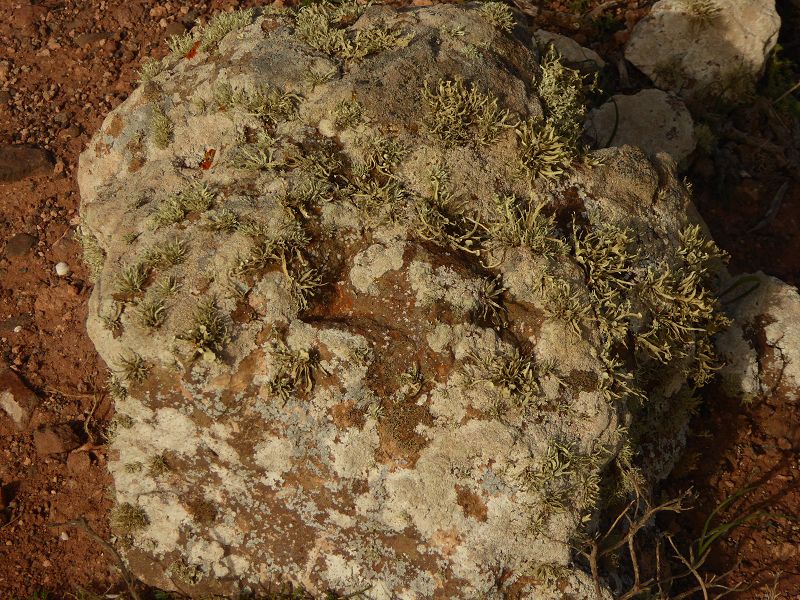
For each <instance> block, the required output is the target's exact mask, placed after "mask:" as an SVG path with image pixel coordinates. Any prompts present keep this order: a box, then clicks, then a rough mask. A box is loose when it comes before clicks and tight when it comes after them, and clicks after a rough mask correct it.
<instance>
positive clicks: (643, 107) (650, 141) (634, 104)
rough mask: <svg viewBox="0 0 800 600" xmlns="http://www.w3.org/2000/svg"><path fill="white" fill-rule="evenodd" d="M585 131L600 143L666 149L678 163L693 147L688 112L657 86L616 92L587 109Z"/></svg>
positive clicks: (653, 150)
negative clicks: (623, 92) (622, 92)
mask: <svg viewBox="0 0 800 600" xmlns="http://www.w3.org/2000/svg"><path fill="white" fill-rule="evenodd" d="M585 130H586V133H587V134H588V135H589V137H590V138H592V139H593V140H594V141H595V142H596V143H597V144H599V145H600V146H624V145H626V144H629V145H631V146H638V147H639V148H641V149H642V150H644V151H645V152H646V153H647V154H649V155H652V156H654V155H656V154H658V153H659V152H666V153H668V154H669V155H670V156H672V159H673V160H674V161H675V162H676V163H679V164H682V163H683V162H684V159H686V157H688V156H689V155H690V154H691V153H692V152H693V151H694V148H695V145H696V140H695V136H694V122H693V121H692V115H691V114H690V113H689V110H688V109H687V108H686V105H685V104H684V103H683V101H682V100H680V98H677V97H675V96H674V95H672V94H668V93H666V92H663V91H661V90H642V91H641V92H639V93H637V94H633V95H624V94H617V95H616V96H614V97H613V98H611V100H609V101H608V102H606V103H605V104H603V105H602V106H600V107H599V108H596V109H594V110H592V111H590V112H589V116H588V119H587V121H586V127H585Z"/></svg>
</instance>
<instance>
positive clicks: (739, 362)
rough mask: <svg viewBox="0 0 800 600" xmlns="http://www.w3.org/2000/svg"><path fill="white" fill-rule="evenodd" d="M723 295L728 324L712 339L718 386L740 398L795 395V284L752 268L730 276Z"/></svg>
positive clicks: (798, 311) (799, 320)
mask: <svg viewBox="0 0 800 600" xmlns="http://www.w3.org/2000/svg"><path fill="white" fill-rule="evenodd" d="M728 297H729V298H730V305H729V307H728V310H729V312H730V316H731V318H732V319H733V325H732V326H731V327H730V328H729V329H728V330H727V331H725V332H723V333H722V334H720V335H719V337H718V339H717V347H718V349H719V353H720V356H721V357H722V358H723V359H724V360H725V367H724V368H723V369H722V371H721V373H720V374H721V378H722V384H723V389H724V390H725V391H726V392H727V393H729V394H731V395H732V396H738V397H740V398H741V399H742V400H743V401H745V402H755V401H758V400H762V399H763V398H765V397H767V396H771V395H775V394H777V395H780V396H781V397H784V398H787V399H789V400H790V401H797V400H798V399H800V294H798V292H797V288H795V287H794V286H791V285H788V284H786V283H783V282H782V281H781V280H779V279H775V278H774V277H770V276H768V275H764V274H763V273H756V274H755V275H745V276H741V277H738V278H736V279H733V280H732V281H731V282H730V291H729V292H728V294H726V300H727V299H728ZM737 298H738V299H737Z"/></svg>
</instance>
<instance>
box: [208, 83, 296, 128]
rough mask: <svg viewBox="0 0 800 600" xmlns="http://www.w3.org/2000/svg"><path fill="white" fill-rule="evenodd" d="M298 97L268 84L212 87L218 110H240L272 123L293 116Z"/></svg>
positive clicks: (222, 84) (224, 84) (223, 84)
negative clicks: (243, 86)
mask: <svg viewBox="0 0 800 600" xmlns="http://www.w3.org/2000/svg"><path fill="white" fill-rule="evenodd" d="M298 99H299V97H298V96H297V95H296V94H289V93H285V92H282V91H280V90H278V89H275V88H274V87H272V86H269V85H258V86H255V87H247V88H238V89H237V88H234V87H233V86H232V85H231V84H229V83H221V84H217V85H216V86H214V89H213V101H214V105H215V106H216V107H217V109H218V110H224V111H229V112H230V111H233V110H240V111H242V112H244V113H247V114H249V115H253V116H255V117H258V118H259V119H262V120H263V121H264V122H266V123H269V124H272V125H275V124H276V123H278V122H280V121H282V120H284V119H291V118H292V117H294V115H295V114H296V112H297V106H296V104H297V101H298Z"/></svg>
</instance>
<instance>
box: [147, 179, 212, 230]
mask: <svg viewBox="0 0 800 600" xmlns="http://www.w3.org/2000/svg"><path fill="white" fill-rule="evenodd" d="M216 198H217V194H216V192H215V191H214V190H213V189H212V188H211V187H210V186H209V185H208V184H206V183H204V182H201V181H195V182H193V183H191V184H190V185H188V186H187V187H185V188H184V189H183V190H181V191H180V192H178V193H177V194H172V195H170V196H168V197H167V199H166V200H163V201H162V202H161V204H159V206H158V208H157V209H156V211H155V213H154V214H153V221H154V222H155V224H156V226H163V225H173V224H175V223H180V222H181V221H183V220H184V219H185V218H186V217H187V216H188V215H189V214H190V213H193V212H205V211H207V210H209V209H210V208H211V207H212V206H213V205H214V200H215V199H216Z"/></svg>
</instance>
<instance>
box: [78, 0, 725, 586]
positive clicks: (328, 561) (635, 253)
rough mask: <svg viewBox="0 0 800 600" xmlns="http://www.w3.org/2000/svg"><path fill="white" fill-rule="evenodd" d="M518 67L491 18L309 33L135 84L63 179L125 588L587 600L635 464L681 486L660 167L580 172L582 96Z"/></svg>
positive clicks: (638, 155) (318, 22) (686, 319)
mask: <svg viewBox="0 0 800 600" xmlns="http://www.w3.org/2000/svg"><path fill="white" fill-rule="evenodd" d="M528 39H529V37H528V36H527V34H526V33H525V31H524V30H523V29H522V28H520V27H519V26H517V25H516V24H515V20H514V17H513V15H512V14H511V12H510V11H509V9H508V8H507V7H505V5H502V4H499V3H488V4H465V5H459V6H456V5H438V6H435V7H430V8H424V9H405V10H395V9H393V8H391V7H388V6H371V7H369V8H365V7H361V6H357V5H355V4H352V3H344V4H337V5H335V6H334V5H328V4H316V5H311V6H308V7H305V8H302V9H300V11H299V12H297V13H294V12H289V11H274V10H272V11H265V12H262V13H258V12H254V11H244V12H239V13H232V14H230V15H222V16H220V17H218V18H216V19H215V20H213V21H212V22H210V23H209V25H208V26H207V27H206V28H205V29H203V30H202V31H198V32H194V33H192V34H189V35H188V36H187V37H185V38H174V39H173V40H172V41H171V46H172V48H173V53H172V54H171V55H170V56H169V57H167V58H166V59H165V60H164V61H162V62H160V63H150V64H147V65H145V66H144V67H143V79H144V82H143V84H142V85H141V86H140V87H139V88H138V89H136V90H135V91H134V92H133V93H132V94H131V96H130V98H128V100H126V101H125V102H124V103H123V104H122V105H121V106H120V107H118V108H117V109H116V110H114V111H113V112H112V113H111V114H110V115H109V116H108V117H107V118H106V120H105V121H104V123H103V125H102V128H101V129H100V131H99V132H98V133H97V134H96V135H95V137H94V139H93V140H92V142H91V143H90V144H89V146H88V148H87V149H86V151H85V152H84V154H83V155H82V156H81V161H80V172H79V182H80V186H81V194H82V205H81V215H82V225H81V227H82V234H83V239H84V244H85V248H86V253H87V259H88V260H89V261H90V262H91V266H92V270H93V272H94V273H95V281H96V282H95V287H94V290H93V293H92V296H91V300H90V307H89V312H90V314H89V319H88V323H87V327H88V331H89V334H90V336H91V338H92V340H93V341H94V343H95V345H96V347H97V350H98V352H99V353H100V355H101V356H102V357H103V358H104V359H105V360H106V361H107V363H108V364H109V365H110V366H111V368H112V369H113V372H114V375H113V377H112V378H111V380H110V382H109V383H110V388H111V390H112V392H113V393H114V394H115V396H116V399H117V401H116V410H117V415H118V416H117V427H116V431H115V433H114V436H113V439H112V442H111V448H112V450H113V458H112V460H111V461H110V470H111V473H112V475H113V478H114V485H115V494H116V500H117V508H116V510H115V512H114V515H113V523H112V524H113V527H114V531H115V534H116V542H117V545H118V546H119V547H120V549H121V551H122V552H123V554H124V555H125V557H126V559H127V560H128V562H129V563H130V566H131V569H132V570H133V572H134V573H136V574H137V575H138V576H140V577H141V578H143V579H145V580H146V581H148V582H150V583H152V584H155V585H157V586H160V587H162V588H166V589H179V590H181V591H182V592H184V593H186V594H189V595H192V596H201V595H203V594H210V593H219V594H233V593H236V592H238V591H241V590H244V589H265V588H270V586H273V587H271V588H270V589H274V588H275V587H279V586H281V585H282V584H293V585H295V586H302V587H303V588H304V589H306V590H308V591H309V592H310V593H314V594H322V593H324V592H326V591H328V590H331V591H333V592H336V593H340V594H353V593H355V592H359V591H363V590H366V589H368V590H369V595H370V597H373V598H434V597H436V598H445V597H446V598H475V597H480V596H484V597H501V596H503V595H509V596H510V597H520V598H537V599H540V598H543V599H547V598H562V597H564V595H565V594H566V595H567V596H570V595H571V597H577V598H585V597H592V596H594V595H595V589H600V590H601V595H604V596H605V597H610V596H609V595H608V592H607V590H604V588H603V586H602V582H596V583H597V586H598V587H597V588H596V587H595V582H594V581H592V578H591V576H590V575H589V574H588V573H586V572H584V571H583V570H581V568H579V567H578V566H577V565H576V564H575V562H574V560H573V558H574V557H573V556H572V550H571V549H572V542H573V540H574V539H575V537H576V536H577V535H579V534H581V533H591V531H592V528H593V527H595V526H596V523H597V517H598V514H599V511H600V509H601V507H602V506H603V504H604V503H605V502H607V501H610V500H612V499H613V497H615V496H614V495H615V494H625V493H626V491H630V490H631V489H632V488H631V485H630V484H631V483H632V482H634V481H639V482H640V484H641V482H642V481H643V479H642V474H641V473H640V472H637V471H636V467H635V465H634V462H635V461H633V460H632V454H631V452H630V450H631V448H639V447H643V446H642V441H643V440H648V441H649V445H648V446H647V448H648V449H647V452H646V453H645V454H644V455H643V456H642V461H641V462H640V464H641V465H644V466H645V468H646V469H648V470H647V471H645V473H648V474H653V476H655V475H656V474H663V472H664V470H665V468H666V467H665V465H668V464H669V463H670V461H671V460H672V458H673V454H674V452H675V446H676V444H674V443H673V440H674V439H677V438H678V437H679V436H678V434H679V432H680V430H681V429H682V428H684V427H685V424H686V419H687V417H688V415H689V412H690V405H689V403H688V402H684V401H683V400H682V399H683V398H685V397H688V394H687V393H686V390H687V385H689V386H694V385H696V384H702V383H703V382H704V381H705V380H706V379H707V378H708V376H709V374H710V373H711V372H712V370H713V368H714V367H715V364H714V358H713V351H712V350H711V343H710V341H709V340H710V335H711V334H713V333H714V332H715V331H716V330H717V329H719V327H720V326H721V325H722V324H723V321H724V320H723V319H722V317H720V316H719V314H718V313H717V312H716V300H715V297H714V295H713V293H712V292H711V291H710V286H711V284H712V263H713V262H714V261H715V260H716V257H717V256H718V252H717V251H716V250H715V248H714V246H713V244H711V243H710V242H707V241H706V240H705V239H704V238H703V237H702V235H701V233H700V228H699V227H698V226H697V225H695V224H693V223H692V219H691V218H690V217H689V216H688V214H689V211H690V209H691V201H690V199H689V196H688V193H687V190H686V188H685V187H684V186H683V185H682V184H681V183H680V182H678V181H677V180H676V178H675V173H674V164H673V162H672V161H671V160H670V159H669V158H668V157H667V156H666V155H659V156H656V157H653V158H648V157H647V156H646V155H645V154H643V153H642V152H641V151H640V150H637V149H634V148H630V147H624V148H614V149H608V150H603V151H599V152H595V153H591V154H588V155H587V154H584V153H582V151H581V149H580V148H579V146H578V137H579V135H580V129H581V123H582V122H583V119H584V117H585V111H584V109H583V106H582V104H581V102H580V100H581V90H580V87H579V86H580V81H581V79H582V78H581V76H580V75H578V74H577V73H575V72H573V71H571V70H569V69H566V68H564V67H563V66H562V65H561V64H560V63H559V62H558V60H556V59H554V58H553V57H552V56H549V57H547V58H544V59H542V61H543V62H542V64H541V65H540V64H539V63H538V61H537V59H536V56H538V54H537V53H535V52H533V51H532V50H533V49H532V48H531V47H530V46H529V44H528V43H526V41H527V40H528ZM665 431H666V432H667V433H664V432H665ZM662 438H664V442H665V443H664V444H660V443H659V441H660V440H661V439H662ZM634 454H635V452H634ZM644 479H647V478H644ZM626 486H627V487H626Z"/></svg>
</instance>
